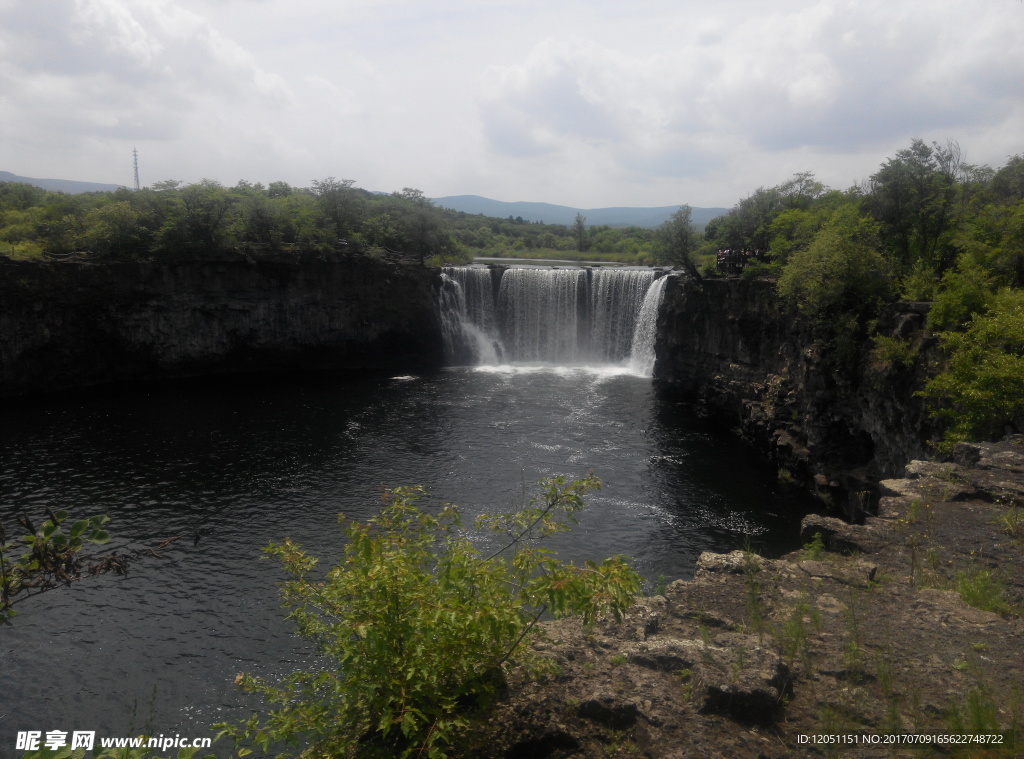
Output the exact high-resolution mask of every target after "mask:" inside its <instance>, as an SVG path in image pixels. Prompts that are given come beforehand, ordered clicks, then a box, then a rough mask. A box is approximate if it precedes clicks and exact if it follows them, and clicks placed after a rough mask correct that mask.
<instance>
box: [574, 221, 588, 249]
mask: <svg viewBox="0 0 1024 759" xmlns="http://www.w3.org/2000/svg"><path fill="white" fill-rule="evenodd" d="M572 234H573V237H574V238H575V239H576V250H578V251H579V252H580V253H582V252H583V251H585V250H586V249H587V217H586V216H584V215H583V214H581V213H578V214H576V218H575V219H574V220H573V222H572Z"/></svg>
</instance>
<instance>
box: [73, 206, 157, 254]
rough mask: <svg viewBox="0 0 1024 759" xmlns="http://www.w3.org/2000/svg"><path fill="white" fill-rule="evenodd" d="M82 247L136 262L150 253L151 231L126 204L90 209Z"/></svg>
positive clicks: (139, 215) (86, 217)
mask: <svg viewBox="0 0 1024 759" xmlns="http://www.w3.org/2000/svg"><path fill="white" fill-rule="evenodd" d="M84 223H85V229H84V231H83V234H82V242H83V245H84V246H85V247H86V248H87V249H88V250H90V251H93V252H96V253H99V254H100V255H108V256H112V257H114V258H138V257H139V256H141V255H142V254H144V253H148V252H149V240H150V237H151V233H150V231H149V230H148V229H147V228H146V226H145V225H144V224H143V222H142V214H141V213H140V212H139V211H138V210H137V209H136V208H135V207H134V206H133V205H132V204H131V202H129V201H127V200H119V201H115V202H112V203H107V204H105V205H101V206H99V207H97V208H94V209H92V210H91V211H89V213H87V214H86V216H85V222H84Z"/></svg>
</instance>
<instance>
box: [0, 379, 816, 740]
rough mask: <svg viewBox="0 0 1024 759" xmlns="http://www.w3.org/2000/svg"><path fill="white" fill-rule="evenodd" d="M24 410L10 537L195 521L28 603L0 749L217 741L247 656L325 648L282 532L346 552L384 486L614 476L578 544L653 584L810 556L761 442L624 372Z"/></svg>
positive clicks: (509, 485)
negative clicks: (58, 742)
mask: <svg viewBox="0 0 1024 759" xmlns="http://www.w3.org/2000/svg"><path fill="white" fill-rule="evenodd" d="M3 417H4V418H3V425H2V426H0V462H2V464H0V506H2V510H3V518H4V521H5V523H6V524H7V525H8V530H9V531H10V529H11V524H12V516H13V514H15V513H16V512H18V511H26V512H29V513H31V514H34V515H37V516H38V515H39V514H40V513H41V512H42V510H43V509H44V508H45V507H51V508H54V509H57V508H64V509H68V510H69V511H71V512H72V513H73V514H74V515H87V514H95V513H105V514H107V515H109V516H110V518H111V522H110V525H109V526H110V530H111V532H112V534H113V535H114V540H113V542H112V544H110V545H108V546H105V547H104V550H105V551H109V550H113V549H114V548H123V547H130V548H140V547H142V546H144V545H152V544H154V543H156V542H158V541H159V540H161V539H163V538H167V537H171V536H175V535H183V536H185V537H184V538H182V539H181V540H179V541H178V542H177V543H176V544H174V545H173V546H170V547H169V548H168V549H167V550H165V551H162V552H161V553H162V554H163V555H164V558H156V557H152V556H149V557H145V558H142V559H140V560H138V561H137V562H135V563H134V564H133V565H132V567H131V570H130V572H129V574H128V576H127V577H120V576H115V575H113V574H108V575H103V576H99V577H91V578H85V579H83V580H82V581H81V582H79V583H76V584H75V585H74V586H72V587H70V588H60V589H57V590H54V591H52V592H49V593H46V594H44V595H41V596H39V597H38V598H33V599H29V600H27V601H26V602H24V603H23V604H21V605H20V607H19V608H20V611H21V613H20V614H19V615H18V616H17V617H15V619H14V624H13V626H9V627H7V628H5V629H3V630H2V631H0V642H2V648H3V652H2V660H3V667H2V669H0V748H2V749H3V750H2V751H0V754H8V753H9V748H10V747H11V746H12V745H13V744H12V743H11V740H13V737H12V736H13V733H14V731H18V730H44V731H45V730H57V729H59V730H74V729H87V730H96V731H97V732H98V734H99V735H114V736H116V735H121V734H127V731H129V730H136V731H141V730H147V729H148V730H150V731H152V732H153V733H163V734H171V733H173V732H177V733H180V734H181V735H190V734H195V735H207V734H208V733H207V732H206V726H208V725H209V724H211V723H212V722H215V721H217V720H220V719H225V718H238V717H243V716H245V715H246V714H248V710H249V709H251V708H252V707H253V704H252V702H249V701H246V700H245V699H243V698H242V697H241V696H240V694H239V693H238V692H237V691H236V689H235V688H234V686H233V680H234V677H235V675H236V674H237V673H238V672H241V671H248V672H253V673H255V674H259V675H264V676H273V675H277V674H282V673H284V672H287V671H289V670H291V669H292V668H294V667H296V666H302V665H310V664H311V663H312V662H313V661H314V660H315V656H314V655H313V654H312V653H311V652H310V650H309V649H308V648H307V647H306V646H305V645H304V644H303V643H302V642H301V641H299V640H298V639H297V638H295V637H294V636H293V635H292V634H291V631H290V626H289V624H288V623H287V622H286V621H285V620H283V613H282V611H281V610H280V608H279V605H278V600H277V597H276V591H275V583H276V582H277V581H278V580H280V579H281V572H280V571H279V570H278V569H277V567H276V566H275V565H274V564H273V563H272V562H271V561H267V560H261V558H260V557H261V552H260V549H261V547H263V546H265V545H266V544H267V543H269V542H271V541H274V540H280V539H282V538H284V537H286V536H287V537H291V538H293V539H294V540H296V541H298V542H299V543H301V544H303V545H304V546H306V547H307V548H309V549H310V550H311V551H312V552H313V553H314V554H317V555H323V556H326V557H329V556H331V555H332V554H333V555H337V554H338V552H339V532H338V530H337V526H336V515H337V514H338V513H339V512H344V513H345V514H347V515H349V516H351V517H354V518H367V517H369V516H371V515H372V514H374V513H375V512H376V510H377V509H378V508H379V504H380V492H381V489H382V488H383V487H393V486H396V485H412V484H418V485H423V486H425V487H426V488H427V489H428V490H429V491H430V492H431V493H432V494H433V495H434V497H435V498H436V501H437V502H438V503H440V502H441V501H450V502H453V503H457V504H459V505H460V506H462V507H463V509H464V511H465V512H466V514H467V515H471V514H475V513H478V512H481V511H496V510H510V509H512V508H515V507H516V506H517V505H518V504H520V503H522V501H523V499H524V498H529V497H530V495H531V494H532V493H534V492H535V489H534V487H533V486H534V484H535V483H536V482H537V481H538V480H539V479H541V478H542V477H546V476H551V475H565V476H566V477H570V478H573V477H578V476H581V475H583V474H585V473H586V472H588V471H590V470H593V471H594V472H595V473H596V474H597V475H598V476H599V477H600V478H601V479H602V481H603V482H604V488H603V489H602V490H600V491H598V492H596V493H594V494H593V495H592V496H591V497H590V499H589V504H590V505H589V509H588V510H587V511H586V512H585V513H584V514H583V516H582V520H581V524H580V525H579V527H578V529H577V530H576V531H575V532H574V533H572V534H570V535H567V536H562V539H561V540H560V542H559V543H558V545H557V548H558V551H559V552H560V554H561V555H562V556H563V557H565V558H571V559H574V560H581V559H584V558H600V557H603V556H605V555H608V554H612V553H623V554H627V555H630V556H632V557H634V559H635V566H636V568H637V569H638V570H639V571H640V572H641V573H642V574H643V575H644V576H645V577H646V578H648V579H649V581H650V582H651V583H652V584H653V583H656V582H657V581H658V578H659V577H663V578H666V579H674V578H677V577H688V576H690V575H691V574H692V570H693V565H694V561H695V559H696V557H697V556H698V555H699V553H700V552H701V551H706V550H710V551H729V550H733V549H736V548H740V547H742V546H743V545H744V544H745V543H746V542H748V541H749V543H751V544H752V545H753V546H754V547H756V548H759V549H761V550H767V551H774V550H783V549H789V548H792V547H794V541H795V539H796V533H797V529H796V522H797V520H798V518H799V515H800V512H799V511H798V510H797V507H796V506H794V504H793V497H792V496H790V495H788V494H787V493H785V492H784V491H782V490H780V488H779V486H778V484H777V482H776V478H775V473H774V471H773V470H771V469H770V468H767V467H766V465H765V464H764V463H763V462H761V461H760V460H759V459H758V458H756V457H755V456H754V455H753V454H752V453H751V452H750V451H749V450H748V449H747V448H746V447H745V446H744V445H743V444H742V443H741V442H739V441H737V440H736V439H734V438H733V437H732V436H731V435H729V434H728V433H727V432H726V431H724V430H714V429H709V428H707V427H706V426H705V425H702V424H701V423H699V422H698V421H697V420H695V419H694V418H693V417H692V416H690V415H689V414H688V413H687V411H686V409H685V408H683V407H681V406H679V405H677V404H676V403H674V402H671V401H668V400H665V399H662V398H659V397H658V395H657V394H656V393H655V391H654V390H653V388H652V386H651V382H650V380H648V379H644V378H641V377H638V376H635V375H634V374H631V373H629V371H628V370H627V369H624V368H622V367H609V366H605V367H598V368H586V367H572V368H567V367H561V368H560V367H554V366H550V365H534V366H526V365H524V366H515V367H510V366H487V367H476V368H453V369H447V370H444V371H440V372H437V373H435V374H431V375H427V376H400V377H392V378H378V379H365V380H359V381H353V380H345V379H332V378H325V377H319V378H312V379H311V378H290V379H284V378H276V379H265V378H264V379H247V380H243V379H231V378H224V379H219V380H217V381H215V382H211V381H209V380H207V381H202V382H199V381H196V382H185V383H176V384H171V385H162V386H158V387H152V386H151V387H148V388H131V389H128V390H124V389H119V390H108V391H93V392H90V393H86V394H75V395H66V396H57V397H50V398H41V399H33V400H20V401H16V402H11V401H8V402H7V404H6V407H5V409H4V411H3ZM197 528H198V529H199V530H200V531H201V539H200V541H199V543H198V545H195V546H194V545H193V538H192V535H193V531H194V530H195V529H197Z"/></svg>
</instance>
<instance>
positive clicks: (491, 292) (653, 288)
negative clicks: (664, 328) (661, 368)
mask: <svg viewBox="0 0 1024 759" xmlns="http://www.w3.org/2000/svg"><path fill="white" fill-rule="evenodd" d="M441 283H442V286H441V292H440V295H439V308H440V311H441V321H442V326H443V329H444V340H445V359H446V361H447V362H448V363H449V364H450V365H479V364H503V363H512V364H524V363H525V364H535V363H549V364H556V365H562V366H565V365H601V366H609V365H610V366H621V367H624V368H627V369H628V370H629V371H631V372H632V373H642V374H644V375H646V376H650V373H651V370H652V368H653V365H654V327H655V322H656V320H657V311H658V306H659V305H660V303H661V291H662V287H663V284H664V277H661V276H660V272H657V271H655V270H653V269H611V268H598V269H582V268H581V269H574V268H561V269H552V268H508V269H498V268H495V269H491V268H487V267H479V266H466V267H446V268H444V269H443V270H442V274H441Z"/></svg>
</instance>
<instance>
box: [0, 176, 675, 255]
mask: <svg viewBox="0 0 1024 759" xmlns="http://www.w3.org/2000/svg"><path fill="white" fill-rule="evenodd" d="M656 247H657V246H656V243H655V232H654V230H652V229H644V228H640V227H629V228H621V229H620V228H612V227H608V226H587V225H586V219H585V218H584V217H582V216H581V217H580V218H579V219H577V221H576V223H574V224H572V225H569V226H566V225H561V224H544V223H532V222H528V221H525V220H523V219H522V218H521V217H516V218H513V217H509V218H508V219H496V218H491V217H486V216H482V215H474V214H467V213H463V212H457V211H451V210H447V209H442V208H438V207H436V206H434V205H433V203H431V201H430V200H429V199H428V198H427V197H425V196H424V195H423V193H422V192H420V191H419V190H415V189H411V188H405V189H403V190H402V191H401V192H394V193H391V194H390V195H385V194H380V193H371V192H367V191H365V190H362V189H359V188H358V187H355V183H354V182H353V181H352V180H348V179H344V180H338V179H335V178H334V177H328V178H326V179H323V180H315V181H313V183H312V185H311V186H310V187H308V188H298V187H292V186H290V185H288V184H287V183H285V182H271V183H270V184H269V185H268V186H263V185H262V184H260V183H256V184H252V183H250V182H245V181H242V182H239V183H238V184H237V185H235V186H234V187H224V186H222V185H220V184H219V183H217V182H214V181H211V180H207V179H204V180H202V181H200V182H197V183H195V184H189V185H183V184H182V183H180V182H174V181H166V182H158V183H156V184H154V185H153V186H152V187H147V188H144V189H142V190H140V191H139V192H131V191H129V190H127V189H122V190H118V191H117V192H111V193H88V194H82V195H67V194H64V193H60V192H49V191H46V190H42V189H39V188H37V187H33V186H31V185H27V184H19V183H13V182H8V183H0V255H7V256H11V257H15V258H37V257H39V256H42V255H44V254H50V255H56V256H61V255H66V254H69V253H73V252H82V253H87V254H89V255H91V256H95V257H101V258H109V259H137V258H150V257H155V256H156V257H158V256H161V255H168V254H182V253H185V254H187V253H190V252H193V253H194V252H195V251H196V250H199V249H202V250H237V251H240V252H244V253H250V254H258V253H261V252H266V251H280V250H291V249H304V250H317V251H323V252H328V251H335V252H342V251H343V252H346V253H350V254H356V255H373V256H387V257H389V258H397V259H402V258H405V259H408V260H418V261H421V262H423V261H426V260H428V259H432V260H431V262H432V263H442V262H455V263H458V262H464V261H468V260H471V258H472V257H473V256H507V255H512V256H521V257H545V256H546V257H552V256H553V257H556V258H588V259H589V258H597V259H607V260H619V261H626V262H634V263H654V262H655V261H656V260H657V258H658V251H657V250H656Z"/></svg>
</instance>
